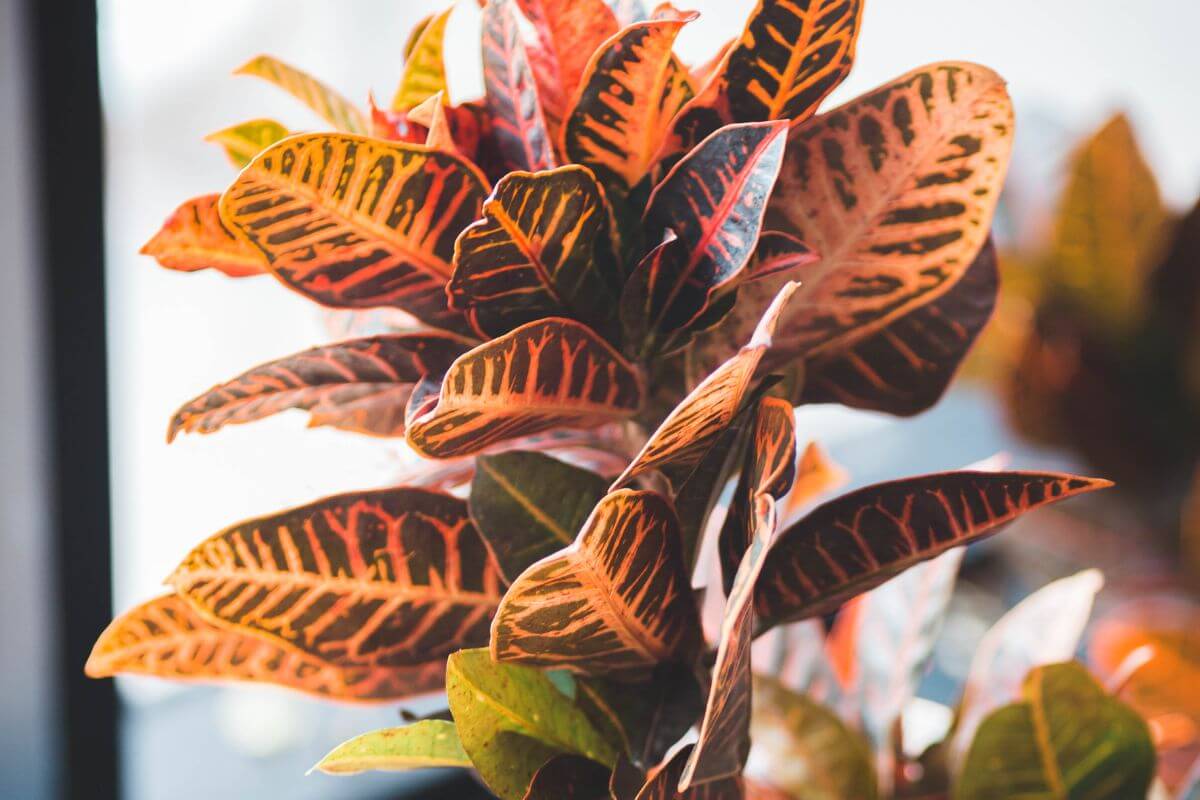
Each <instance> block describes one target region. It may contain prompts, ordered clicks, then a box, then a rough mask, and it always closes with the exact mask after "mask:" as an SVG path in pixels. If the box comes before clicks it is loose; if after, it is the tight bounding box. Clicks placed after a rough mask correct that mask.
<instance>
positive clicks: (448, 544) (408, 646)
mask: <svg viewBox="0 0 1200 800" xmlns="http://www.w3.org/2000/svg"><path fill="white" fill-rule="evenodd" d="M167 582H168V583H169V584H170V585H171V586H173V587H174V588H175V589H176V591H178V592H179V593H180V594H181V595H183V596H184V597H185V598H186V599H187V601H188V602H189V603H191V605H192V606H193V607H194V608H195V609H196V610H197V611H199V612H200V613H201V614H203V615H204V616H206V617H209V618H211V619H214V620H216V621H218V622H220V623H222V624H226V625H233V626H236V627H238V628H241V629H244V630H246V631H249V632H253V633H256V634H261V635H263V636H266V637H269V638H270V639H271V640H272V641H276V642H279V643H281V644H283V645H285V646H287V647H289V648H290V649H293V650H297V651H299V652H302V653H308V654H311V655H314V656H316V657H318V658H322V659H324V660H326V661H329V662H331V663H334V664H349V665H363V666H404V665H410V664H420V663H425V662H428V661H430V660H431V659H435V658H439V657H442V656H445V655H447V654H448V653H451V652H453V651H454V650H456V649H458V648H460V647H470V646H472V645H476V644H482V643H483V642H485V641H487V636H488V624H489V623H490V622H491V617H492V612H493V611H494V610H495V608H496V604H497V603H498V602H499V600H500V595H501V592H502V590H503V579H502V578H501V576H500V571H499V569H498V568H497V567H496V564H495V562H494V561H493V560H492V558H491V556H490V554H489V553H488V551H487V548H485V547H484V545H483V542H482V540H480V538H479V534H478V533H477V532H476V531H475V527H474V526H473V525H472V524H471V520H470V518H469V517H468V516H467V504H466V503H465V502H464V501H462V500H459V499H458V498H455V497H451V496H450V495H447V494H442V493H440V492H434V491H430V490H427V489H413V488H408V487H400V488H395V489H380V490H376V491H369V492H350V493H347V494H341V495H334V496H333V497H327V498H325V499H323V500H318V501H317V502H315V503H311V504H309V505H306V506H300V507H298V508H293V509H289V510H287V511H282V512H279V513H276V514H272V515H270V516H266V517H261V518H259V519H252V520H247V521H246V522H243V523H240V524H238V525H234V526H232V527H230V528H226V529H225V530H223V531H221V532H220V533H218V534H216V535H215V536H212V537H211V538H209V539H208V540H206V541H205V542H203V543H201V544H200V545H199V546H198V547H196V548H195V549H194V550H192V552H191V553H190V554H189V555H188V556H187V558H186V559H184V561H183V563H182V564H180V565H179V567H178V568H177V569H176V570H175V572H174V573H173V574H172V575H171V576H170V577H169V578H168V579H167Z"/></svg>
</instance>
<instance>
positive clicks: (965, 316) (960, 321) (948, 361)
mask: <svg viewBox="0 0 1200 800" xmlns="http://www.w3.org/2000/svg"><path fill="white" fill-rule="evenodd" d="M999 286H1000V276H999V271H998V270H997V268H996V248H995V245H993V244H992V243H991V242H990V241H989V242H988V243H987V244H985V245H984V248H983V250H981V251H980V252H979V255H978V256H976V257H975V260H974V262H973V263H972V264H971V266H970V267H968V268H967V271H966V272H965V273H964V274H963V276H962V278H961V279H960V280H959V281H958V282H957V283H955V284H954V285H953V286H952V287H951V288H950V291H948V292H946V293H945V294H943V295H941V296H940V297H938V298H937V299H935V300H934V301H933V302H931V303H927V304H925V305H919V306H917V307H916V308H914V309H913V310H912V311H910V312H908V313H907V314H905V315H903V316H901V317H897V318H895V319H893V320H892V321H891V322H888V323H887V324H885V325H884V326H883V327H882V328H879V329H878V330H877V331H876V332H875V333H872V334H871V335H869V336H867V337H865V338H862V339H859V340H857V341H856V342H854V343H853V344H851V345H850V346H849V347H847V348H845V349H839V350H835V351H833V352H829V353H826V354H822V355H818V356H817V357H816V358H814V359H812V360H811V361H809V362H808V363H807V364H806V365H805V370H804V388H803V394H802V395H801V402H804V403H840V404H842V405H844V406H850V407H851V408H863V409H868V410H871V411H885V412H887V413H889V414H899V415H903V416H909V415H912V414H918V413H920V412H922V411H924V410H926V409H928V408H929V407H930V406H932V405H934V404H935V403H936V402H937V401H938V400H939V399H940V398H941V396H942V394H943V393H944V392H945V391H946V387H947V386H948V385H949V384H950V381H951V379H952V378H953V377H954V375H955V373H956V372H957V371H958V367H959V364H961V363H962V360H963V358H965V357H966V355H967V352H968V351H969V350H970V349H971V345H973V344H974V343H975V338H976V337H977V336H978V335H979V332H980V331H982V330H983V327H984V326H985V325H987V322H988V320H989V319H990V318H991V316H992V310H993V309H994V308H995V306H996V295H997V292H998V291H999Z"/></svg>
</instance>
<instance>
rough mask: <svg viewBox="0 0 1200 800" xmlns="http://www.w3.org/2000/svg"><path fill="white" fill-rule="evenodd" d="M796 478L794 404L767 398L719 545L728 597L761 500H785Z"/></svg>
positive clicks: (756, 416) (760, 406)
mask: <svg viewBox="0 0 1200 800" xmlns="http://www.w3.org/2000/svg"><path fill="white" fill-rule="evenodd" d="M795 476H796V421H795V417H794V412H793V410H792V404H791V403H789V402H788V401H786V400H783V399H781V398H778V397H764V398H762V399H761V400H759V401H758V408H757V409H755V412H754V425H753V428H752V429H751V434H750V442H749V446H748V447H747V448H746V456H745V462H744V464H743V465H742V472H741V475H740V476H739V477H738V485H737V488H736V489H734V492H733V499H732V500H731V502H730V504H729V511H728V513H727V514H726V515H725V523H724V525H722V527H721V534H720V538H719V539H718V542H717V553H718V555H719V556H720V559H721V577H722V579H723V582H724V586H725V593H726V594H728V593H729V592H730V590H731V589H732V587H733V582H734V575H735V573H736V572H737V570H738V565H739V564H740V563H741V562H742V556H743V554H744V553H745V552H746V548H747V547H749V546H750V543H751V541H752V540H753V536H754V528H755V525H756V511H755V505H756V504H757V498H758V496H759V495H764V494H765V495H769V496H770V497H771V498H772V499H774V500H779V499H781V498H783V497H784V495H786V494H787V493H788V491H790V490H791V488H792V480H793V478H795Z"/></svg>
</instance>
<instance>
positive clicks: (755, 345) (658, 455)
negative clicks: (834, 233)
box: [613, 283, 798, 487]
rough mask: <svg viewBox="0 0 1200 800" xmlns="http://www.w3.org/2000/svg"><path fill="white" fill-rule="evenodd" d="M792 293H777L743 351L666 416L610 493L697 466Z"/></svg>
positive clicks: (789, 288) (729, 416)
mask: <svg viewBox="0 0 1200 800" xmlns="http://www.w3.org/2000/svg"><path fill="white" fill-rule="evenodd" d="M797 288H798V284H795V283H789V284H787V285H785V286H784V287H783V288H782V289H781V290H780V291H779V293H778V294H777V295H776V297H775V300H774V301H773V302H772V303H771V306H770V307H769V308H768V309H767V311H766V313H765V314H764V315H763V317H762V319H761V320H760V321H759V324H758V326H757V327H756V328H755V330H754V334H753V335H752V336H751V337H750V341H749V342H748V343H747V344H746V346H745V347H743V348H742V349H741V350H740V351H738V353H737V354H736V355H734V356H733V358H731V359H729V360H728V361H726V362H725V363H724V364H722V365H721V366H720V367H718V368H717V369H716V370H715V371H713V373H712V374H710V375H709V376H708V378H706V379H705V380H704V382H703V383H701V384H700V385H699V386H697V387H696V388H695V390H693V391H692V393H691V394H689V395H688V396H687V397H685V398H684V399H683V401H682V402H681V403H680V404H679V405H678V406H676V407H675V408H674V410H672V411H671V413H670V414H668V415H667V418H666V419H665V420H663V422H662V424H661V425H659V426H658V429H657V430H656V431H655V432H654V433H653V434H651V436H650V438H649V439H648V440H647V441H646V444H645V446H643V447H642V450H641V452H640V453H638V455H637V457H636V458H635V459H634V460H633V461H632V462H631V463H630V465H629V466H628V467H627V468H626V469H625V471H624V472H623V473H622V474H621V476H620V477H618V478H617V480H616V481H615V482H614V483H613V486H614V487H617V486H623V485H624V484H625V483H627V482H628V481H629V480H631V479H632V478H634V477H636V476H637V475H640V474H642V473H643V472H646V471H647V470H650V469H655V468H658V467H661V466H663V465H665V464H675V465H682V466H694V465H695V464H696V463H697V462H698V461H699V460H700V458H701V457H702V456H703V454H704V453H705V451H707V449H708V448H709V446H711V445H712V443H713V442H714V441H715V440H716V439H717V438H718V437H719V436H720V435H721V432H722V431H724V430H725V429H726V428H727V427H728V426H729V423H730V422H731V421H732V420H733V417H734V415H735V414H736V413H737V410H738V407H739V406H740V405H741V402H742V398H743V397H744V396H745V394H746V389H747V388H748V387H749V385H750V381H751V379H752V378H753V377H754V371H755V370H756V369H757V368H758V364H759V362H760V361H761V360H762V357H763V354H764V353H766V352H767V350H768V348H770V347H771V337H772V336H773V335H774V332H775V325H776V323H777V322H778V320H779V316H780V314H781V313H782V312H783V309H784V308H785V306H786V305H787V303H788V300H789V299H790V298H791V296H792V295H793V294H794V293H795V291H796V289H797Z"/></svg>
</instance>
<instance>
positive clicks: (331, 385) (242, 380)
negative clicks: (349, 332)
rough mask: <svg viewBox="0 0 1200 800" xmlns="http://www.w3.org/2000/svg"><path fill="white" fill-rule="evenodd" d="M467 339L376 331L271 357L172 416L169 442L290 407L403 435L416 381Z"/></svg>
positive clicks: (441, 366) (434, 373) (434, 371)
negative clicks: (271, 359) (406, 414)
mask: <svg viewBox="0 0 1200 800" xmlns="http://www.w3.org/2000/svg"><path fill="white" fill-rule="evenodd" d="M467 346H468V345H467V343H466V342H464V341H463V340H461V339H459V338H457V337H455V336H451V335H449V334H439V333H408V334H396V335H390V336H372V337H369V338H366V339H351V340H350V341H346V342H338V343H337V344H331V345H325V346H323V347H314V348H312V349H310V350H305V351H304V352H301V353H296V354H295V355H291V356H288V357H286V358H281V359H278V360H276V361H270V362H268V363H266V364H261V365H259V366H257V367H254V368H253V369H251V370H248V371H246V372H244V373H242V374H241V375H239V376H237V377H236V378H234V379H233V380H230V381H226V382H225V383H222V384H218V385H217V386H214V387H213V388H212V389H209V390H208V391H207V392H205V393H204V394H202V395H200V396H199V397H197V398H195V399H194V400H191V401H189V402H188V403H186V404H185V405H184V406H183V407H182V408H180V409H179V410H178V411H176V412H175V416H174V417H172V418H171V426H170V428H169V429H168V430H167V441H171V440H173V439H174V438H175V437H176V436H177V435H178V434H179V433H180V432H181V431H183V432H188V433H213V432H214V431H216V430H219V429H220V428H222V427H224V426H226V425H236V424H241V423H245V422H253V421H254V420H257V419H262V418H263V417H267V416H270V415H271V414H277V413H279V412H280V411H284V410H286V409H290V408H300V409H304V410H306V411H308V412H309V413H310V414H311V424H312V425H332V426H334V427H337V428H342V429H344V430H351V431H357V432H360V433H369V434H374V435H376V436H400V435H403V433H404V409H405V404H406V403H407V402H408V398H409V395H410V393H411V392H412V388H413V385H414V384H415V383H417V382H419V381H420V380H421V379H422V378H425V377H427V376H431V377H434V378H441V376H442V375H443V374H444V373H445V371H446V369H447V368H448V367H449V366H450V364H451V362H453V360H454V358H455V357H456V356H457V355H458V354H459V353H461V352H463V350H465V349H466V348H467Z"/></svg>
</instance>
